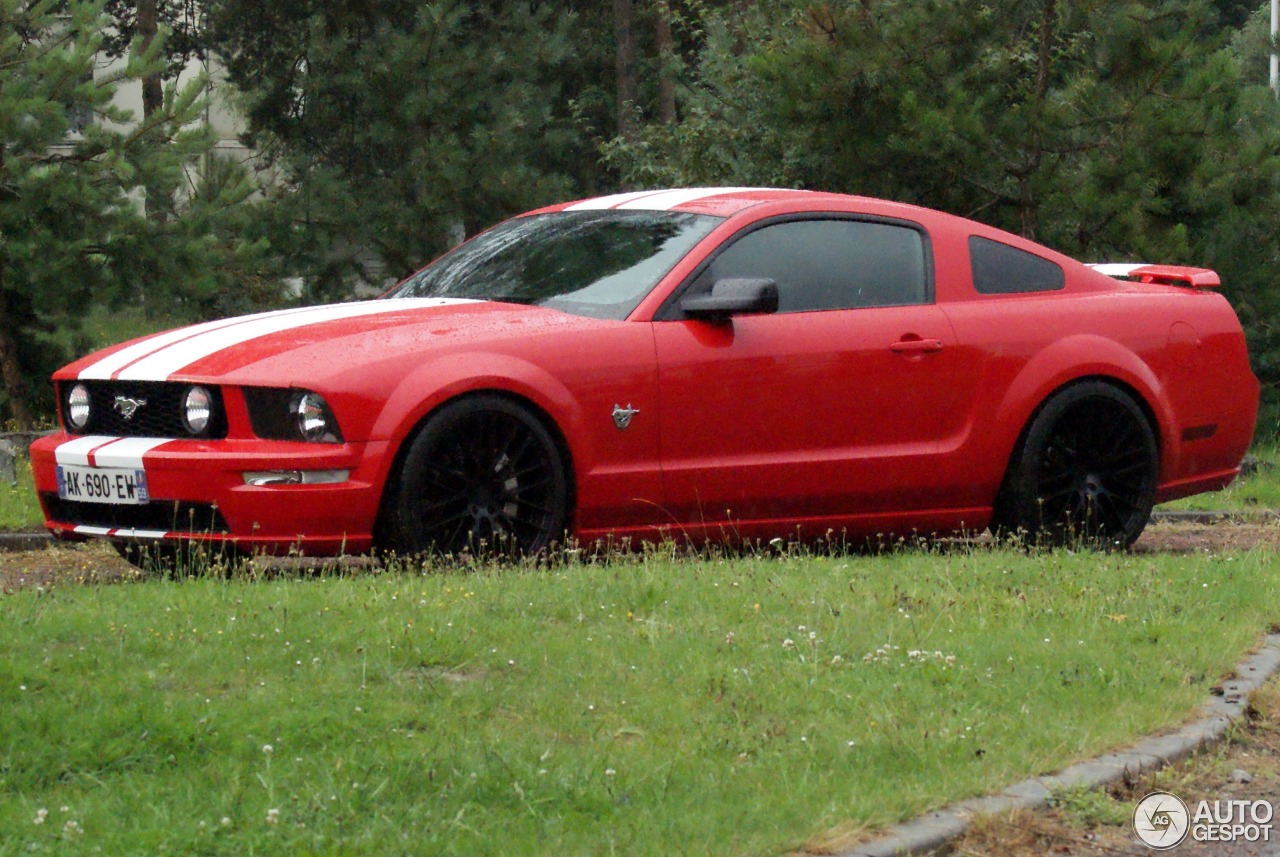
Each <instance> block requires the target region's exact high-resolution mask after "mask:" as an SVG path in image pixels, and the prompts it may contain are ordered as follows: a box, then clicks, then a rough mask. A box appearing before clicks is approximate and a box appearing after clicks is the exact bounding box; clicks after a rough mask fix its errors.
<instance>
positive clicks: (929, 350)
mask: <svg viewBox="0 0 1280 857" xmlns="http://www.w3.org/2000/svg"><path fill="white" fill-rule="evenodd" d="M889 350H890V351H896V352H897V353H899V354H933V353H934V352H935V351H941V350H942V340H941V339H900V340H898V341H897V342H895V343H893V344H892V345H890V346H889Z"/></svg>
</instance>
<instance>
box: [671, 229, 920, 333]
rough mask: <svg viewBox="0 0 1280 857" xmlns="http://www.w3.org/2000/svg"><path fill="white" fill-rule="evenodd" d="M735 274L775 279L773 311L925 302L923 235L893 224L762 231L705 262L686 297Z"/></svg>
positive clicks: (804, 310) (753, 232) (810, 310)
mask: <svg viewBox="0 0 1280 857" xmlns="http://www.w3.org/2000/svg"><path fill="white" fill-rule="evenodd" d="M736 277H749V278H757V277H767V278H768V279H771V280H773V281H774V282H776V283H777V284H778V312H780V313H788V312H812V311H817V310H831V309H854V308H858V307H877V306H903V305H908V304H922V303H926V302H927V301H928V300H929V278H928V268H927V264H926V254H925V241H924V236H923V235H922V234H921V232H920V231H918V230H916V229H913V228H911V227H909V226H903V225H899V224H896V223H881V222H876V221H865V220H843V219H834V218H831V219H821V220H792V221H784V222H781V223H773V224H770V225H767V226H764V227H762V228H760V229H756V230H754V231H752V232H748V233H747V234H746V235H743V236H742V237H740V238H738V239H737V240H735V241H734V242H733V243H732V244H730V245H729V246H728V247H726V248H725V249H724V250H722V251H721V252H720V253H719V255H717V256H716V257H715V258H714V259H712V261H711V264H710V265H708V266H707V268H706V269H705V270H703V272H702V273H701V274H699V275H698V278H697V280H695V281H694V283H693V285H692V286H691V287H690V291H689V294H700V293H702V292H706V291H710V289H711V286H712V285H713V284H714V283H715V282H716V281H718V280H723V279H728V278H736Z"/></svg>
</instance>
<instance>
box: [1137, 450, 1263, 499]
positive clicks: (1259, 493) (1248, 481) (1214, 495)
mask: <svg viewBox="0 0 1280 857" xmlns="http://www.w3.org/2000/svg"><path fill="white" fill-rule="evenodd" d="M1250 454H1251V455H1252V456H1253V457H1254V458H1256V459H1257V461H1258V467H1257V469H1256V470H1255V471H1254V472H1252V473H1250V474H1249V475H1247V476H1241V477H1239V478H1237V479H1236V481H1235V482H1232V483H1231V484H1230V485H1228V486H1227V487H1226V488H1224V489H1223V490H1221V491H1213V492H1210V493H1207V494H1196V495H1194V496H1191V497H1184V498H1183V499H1181V500H1176V501H1174V502H1172V503H1165V504H1164V505H1162V506H1160V507H1159V508H1161V509H1183V510H1196V511H1228V512H1257V511H1262V510H1267V509H1280V447H1277V446H1275V445H1274V444H1270V445H1267V446H1260V447H1255V448H1254V449H1253V450H1251V451H1250Z"/></svg>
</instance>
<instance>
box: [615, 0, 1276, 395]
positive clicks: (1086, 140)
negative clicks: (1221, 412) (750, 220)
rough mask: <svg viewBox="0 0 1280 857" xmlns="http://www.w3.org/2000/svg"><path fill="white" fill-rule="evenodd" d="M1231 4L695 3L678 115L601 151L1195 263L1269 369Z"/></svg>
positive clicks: (1268, 306)
mask: <svg viewBox="0 0 1280 857" xmlns="http://www.w3.org/2000/svg"><path fill="white" fill-rule="evenodd" d="M1220 13H1221V16H1220ZM1242 19H1243V16H1242V15H1241V14H1240V9H1239V4H1230V3H1217V4H1209V3H1206V2H1202V0H1141V1H1140V2H1139V0H1130V2H1123V3H1114V2H1096V0H1095V2H1085V3H1061V2H1055V0H1019V2H1011V3H1001V4H991V3H988V2H985V0H928V2H915V0H913V1H912V2H907V0H897V2H895V0H882V2H878V3H865V2H854V0H847V2H840V3H831V4H822V5H814V4H811V3H808V2H803V1H802V0H796V2H791V3H777V4H750V5H745V6H743V7H741V8H734V9H727V10H724V11H721V12H719V13H717V14H714V15H712V16H710V17H709V19H708V23H707V33H708V37H707V39H706V42H705V47H704V49H703V50H702V52H701V53H700V54H698V55H697V56H696V58H695V59H694V62H693V64H692V67H691V70H690V80H691V81H692V85H691V86H689V87H687V88H686V89H685V90H684V91H683V93H682V95H683V104H682V107H683V115H684V119H683V121H682V123H681V124H680V125H678V126H675V127H672V126H668V125H658V124H651V125H649V126H648V127H647V128H646V129H645V130H644V133H643V134H642V137H641V139H640V140H639V141H637V142H628V141H623V140H614V141H611V142H609V143H608V144H606V145H605V147H604V149H603V154H604V157H605V158H606V160H607V161H608V162H609V163H610V164H612V165H613V166H614V167H616V168H617V169H619V170H620V171H621V173H622V175H623V176H624V178H626V179H627V180H628V181H630V182H634V183H637V184H642V185H651V184H706V183H724V184H740V183H741V184H756V183H765V184H780V185H786V186H796V187H813V188H818V189H826V190H837V191H846V192H852V193H864V194H869V195H873V196H882V197H888V198H891V199H898V200H902V201H906V202H915V203H919V204H923V205H927V206H931V207H935V208H941V209H943V210H947V211H951V212H954V213H957V214H961V215H965V216H970V217H976V218H978V219H980V220H983V221H985V222H989V223H992V224H994V225H997V226H1001V227H1003V228H1006V229H1008V230H1010V231H1013V232H1016V233H1019V234H1022V235H1025V236H1027V237H1031V238H1035V239H1037V240H1040V241H1042V242H1044V243H1046V244H1048V245H1050V246H1052V247H1055V248H1057V249H1059V250H1061V251H1063V252H1065V253H1068V254H1070V255H1074V256H1076V257H1079V258H1084V259H1086V260H1113V261H1126V260H1128V261H1153V262H1166V263H1174V264H1178V263H1180V264H1192V265H1203V266H1206V267H1213V268H1215V269H1217V270H1218V271H1219V272H1220V273H1221V274H1222V276H1223V280H1224V283H1225V292H1226V294H1227V295H1228V297H1229V298H1230V299H1231V300H1232V302H1233V303H1234V304H1235V305H1236V307H1237V308H1238V309H1239V311H1240V313H1241V316H1242V318H1243V320H1244V321H1245V323H1246V324H1247V326H1248V328H1249V332H1250V335H1251V340H1252V342H1253V344H1254V346H1255V349H1254V355H1255V362H1256V364H1257V368H1258V370H1259V372H1260V374H1261V375H1262V376H1263V377H1264V379H1265V380H1267V381H1269V382H1273V383H1274V382H1277V381H1280V331H1277V330H1276V329H1275V327H1274V325H1273V323H1272V319H1273V318H1274V317H1275V316H1276V314H1277V312H1278V311H1280V304H1278V303H1277V300H1278V298H1277V290H1276V289H1275V288H1274V287H1273V284H1272V278H1271V272H1272V271H1273V270H1274V269H1275V265H1276V261H1277V258H1280V233H1277V232H1276V230H1275V229H1274V224H1275V223H1276V222H1277V219H1278V218H1280V107H1278V106H1277V103H1276V100H1275V98H1274V97H1273V96H1272V94H1271V93H1270V92H1269V91H1268V90H1267V89H1266V88H1265V86H1263V85H1260V84H1261V83H1262V82H1264V81H1265V77H1263V78H1261V79H1260V78H1259V71H1258V67H1257V58H1258V54H1259V50H1258V45H1257V41H1258V40H1257V35H1256V29H1257V26H1258V24H1257V21H1256V20H1255V21H1253V22H1252V23H1250V24H1249V25H1248V28H1247V33H1251V34H1253V35H1248V36H1247V37H1246V35H1241V31H1238V30H1236V29H1235V28H1234V26H1233V25H1234V24H1237V23H1239V22H1240V21H1241V20H1242ZM1233 40H1234V41H1233Z"/></svg>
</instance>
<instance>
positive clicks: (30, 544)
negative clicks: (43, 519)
mask: <svg viewBox="0 0 1280 857" xmlns="http://www.w3.org/2000/svg"><path fill="white" fill-rule="evenodd" d="M52 544H53V536H51V535H49V534H48V533H0V551H31V550H40V549H41V548H47V547H49V546H50V545H52Z"/></svg>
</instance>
